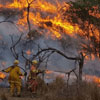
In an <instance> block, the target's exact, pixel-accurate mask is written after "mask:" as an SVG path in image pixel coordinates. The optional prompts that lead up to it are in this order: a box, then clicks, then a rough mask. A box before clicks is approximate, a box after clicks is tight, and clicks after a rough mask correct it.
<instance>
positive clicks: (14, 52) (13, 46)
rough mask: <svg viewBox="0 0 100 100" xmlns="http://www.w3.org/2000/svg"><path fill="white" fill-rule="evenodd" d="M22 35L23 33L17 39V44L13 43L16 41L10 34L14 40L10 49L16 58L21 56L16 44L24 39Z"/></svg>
mask: <svg viewBox="0 0 100 100" xmlns="http://www.w3.org/2000/svg"><path fill="white" fill-rule="evenodd" d="M22 35H23V34H21V35H20V37H19V39H18V40H17V42H16V43H15V44H13V43H14V40H13V36H10V37H11V41H12V46H11V47H10V50H11V52H12V54H13V56H14V57H15V59H18V58H19V54H18V53H17V51H16V46H17V45H18V44H19V43H20V41H21V39H22Z"/></svg>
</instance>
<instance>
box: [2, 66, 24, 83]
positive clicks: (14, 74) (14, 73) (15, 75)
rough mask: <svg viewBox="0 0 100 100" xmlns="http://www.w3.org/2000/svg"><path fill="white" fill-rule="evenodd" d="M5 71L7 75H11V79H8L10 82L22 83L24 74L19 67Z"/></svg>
mask: <svg viewBox="0 0 100 100" xmlns="http://www.w3.org/2000/svg"><path fill="white" fill-rule="evenodd" d="M4 71H5V72H6V73H9V78H8V81H9V82H17V83H20V82H21V78H20V76H22V75H23V74H22V73H21V71H20V68H19V66H11V67H9V68H7V69H6V70H4Z"/></svg>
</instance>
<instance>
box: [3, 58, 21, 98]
mask: <svg viewBox="0 0 100 100" xmlns="http://www.w3.org/2000/svg"><path fill="white" fill-rule="evenodd" d="M18 64H19V61H18V60H15V61H14V64H13V66H10V67H8V68H7V69H5V70H2V71H3V72H6V73H9V77H8V81H9V84H10V93H11V95H12V96H14V95H15V93H14V91H15V89H17V96H20V93H21V77H20V76H23V74H22V73H21V71H20V67H19V66H18Z"/></svg>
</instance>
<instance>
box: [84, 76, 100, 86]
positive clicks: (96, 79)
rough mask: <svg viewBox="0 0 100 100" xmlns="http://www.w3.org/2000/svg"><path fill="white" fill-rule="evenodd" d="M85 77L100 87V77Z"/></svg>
mask: <svg viewBox="0 0 100 100" xmlns="http://www.w3.org/2000/svg"><path fill="white" fill-rule="evenodd" d="M85 77H86V79H87V80H91V81H93V82H95V83H97V84H98V86H100V78H99V77H97V76H90V75H86V76H85Z"/></svg>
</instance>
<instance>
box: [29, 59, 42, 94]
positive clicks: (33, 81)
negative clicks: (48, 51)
mask: <svg viewBox="0 0 100 100" xmlns="http://www.w3.org/2000/svg"><path fill="white" fill-rule="evenodd" d="M37 64H38V61H37V60H33V61H32V65H31V68H30V73H29V76H28V89H29V90H31V92H32V94H36V92H37V86H38V82H37V76H38V74H39V73H42V71H41V70H38V69H37Z"/></svg>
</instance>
